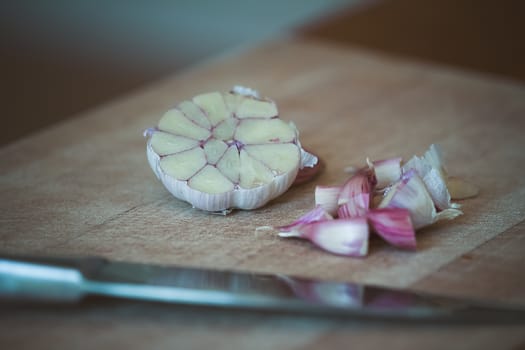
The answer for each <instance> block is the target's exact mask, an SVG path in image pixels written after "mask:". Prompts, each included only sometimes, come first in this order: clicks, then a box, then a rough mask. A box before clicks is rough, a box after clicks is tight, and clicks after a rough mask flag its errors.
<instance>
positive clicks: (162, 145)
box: [150, 131, 199, 156]
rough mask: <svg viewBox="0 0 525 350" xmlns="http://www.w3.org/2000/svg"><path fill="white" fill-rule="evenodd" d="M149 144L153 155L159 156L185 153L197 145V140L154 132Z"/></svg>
mask: <svg viewBox="0 0 525 350" xmlns="http://www.w3.org/2000/svg"><path fill="white" fill-rule="evenodd" d="M150 142H151V147H152V148H153V150H154V151H155V153H157V154H158V155H160V156H165V155H168V154H174V153H179V152H182V151H187V150H190V149H192V148H195V147H196V146H198V145H199V141H198V140H195V139H190V138H188V137H185V136H178V135H173V134H169V133H166V132H161V131H159V132H154V133H153V135H152V136H151V141H150Z"/></svg>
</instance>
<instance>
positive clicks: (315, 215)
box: [275, 205, 333, 237]
mask: <svg viewBox="0 0 525 350" xmlns="http://www.w3.org/2000/svg"><path fill="white" fill-rule="evenodd" d="M332 219H333V217H332V215H330V214H329V213H328V212H327V211H326V210H324V208H323V207H322V206H319V205H318V206H316V207H315V208H314V209H312V210H310V211H309V212H307V213H306V214H304V215H303V216H301V217H300V218H299V219H297V220H295V221H294V222H292V223H291V224H288V225H283V226H277V227H275V229H276V230H278V231H279V236H281V237H301V228H303V227H304V226H305V225H307V224H311V223H314V222H318V221H326V220H332Z"/></svg>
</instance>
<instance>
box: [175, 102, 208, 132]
mask: <svg viewBox="0 0 525 350" xmlns="http://www.w3.org/2000/svg"><path fill="white" fill-rule="evenodd" d="M177 108H178V109H179V110H180V111H181V112H182V113H183V114H184V115H185V116H186V117H187V118H188V119H189V120H191V121H193V122H195V123H196V124H197V125H199V126H201V127H203V128H205V129H209V128H210V127H211V123H210V120H209V119H208V118H207V117H206V114H204V112H203V111H202V110H201V109H200V108H199V107H198V106H197V105H196V104H195V103H193V102H191V101H183V102H181V103H180V104H179V105H178V106H177Z"/></svg>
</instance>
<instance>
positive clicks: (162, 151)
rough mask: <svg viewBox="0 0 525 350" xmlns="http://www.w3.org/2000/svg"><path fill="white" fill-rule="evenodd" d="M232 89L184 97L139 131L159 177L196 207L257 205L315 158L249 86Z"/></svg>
mask: <svg viewBox="0 0 525 350" xmlns="http://www.w3.org/2000/svg"><path fill="white" fill-rule="evenodd" d="M243 89H244V90H243ZM235 91H237V92H230V93H226V94H220V93H208V94H202V95H198V96H196V97H194V98H193V100H192V101H184V102H182V103H181V104H179V105H178V106H177V107H176V108H174V109H172V110H169V111H168V112H167V113H166V114H165V115H164V117H163V118H162V119H161V120H160V122H159V125H158V127H157V128H155V129H148V130H147V131H146V132H145V136H146V137H148V143H147V158H148V162H149V165H150V167H151V169H152V170H153V172H154V173H155V175H156V176H157V178H158V179H159V180H160V181H161V182H162V184H163V185H164V186H165V187H166V189H167V190H168V191H169V192H170V193H171V194H173V195H174V196H175V197H176V198H179V199H181V200H184V201H186V202H188V203H190V204H191V205H192V206H193V207H195V208H198V209H202V210H206V211H212V212H217V211H222V212H224V211H227V210H229V209H233V208H238V209H247V210H249V209H256V208H259V207H261V206H263V205H265V204H266V203H268V202H269V201H270V200H272V199H274V198H276V197H277V196H279V195H281V194H282V193H284V192H285V191H286V190H287V189H288V188H289V187H290V186H291V185H292V184H293V182H294V180H295V178H296V176H297V174H298V172H299V170H300V169H301V168H303V167H304V166H315V164H317V158H316V157H315V156H314V155H311V154H310V153H308V152H306V151H304V150H303V149H302V148H301V146H300V142H299V139H298V131H297V129H296V127H295V125H293V123H288V124H287V123H285V122H284V121H282V120H281V119H279V117H278V111H277V106H276V105H275V103H274V102H273V101H270V100H267V99H261V98H259V97H258V94H257V93H256V92H254V91H253V90H251V89H247V88H240V87H236V88H235ZM239 92H244V93H245V94H240V93H239ZM305 163H306V164H305Z"/></svg>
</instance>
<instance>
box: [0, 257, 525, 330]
mask: <svg viewBox="0 0 525 350" xmlns="http://www.w3.org/2000/svg"><path fill="white" fill-rule="evenodd" d="M87 295H101V296H107V297H116V298H129V299H138V300H148V301H158V302H168V303H179V304H190V305H203V306H215V307H226V308H236V309H253V310H273V311H285V312H300V313H312V314H327V315H338V316H352V317H364V318H367V317H373V318H380V319H395V320H445V321H461V322H463V321H477V322H518V323H525V306H524V305H512V306H511V305H503V304H499V303H491V302H482V301H473V300H462V299H455V298H450V297H444V296H435V295H429V294H423V293H417V292H412V291H406V290H396V289H389V288H383V287H377V286H368V285H362V284H356V283H340V282H330V281H320V280H313V279H305V278H297V277H292V276H286V275H265V274H254V273H246V272H236V271H221V270H206V269H198V268H188V267H178V266H161V265H151V264H138V263H128V262H117V261H108V260H105V259H102V258H43V257H42V258H38V257H0V299H3V300H13V299H22V300H28V299H30V300H41V301H54V302H57V301H58V302H65V301H69V302H76V301H79V300H81V299H82V298H83V297H85V296H87Z"/></svg>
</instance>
